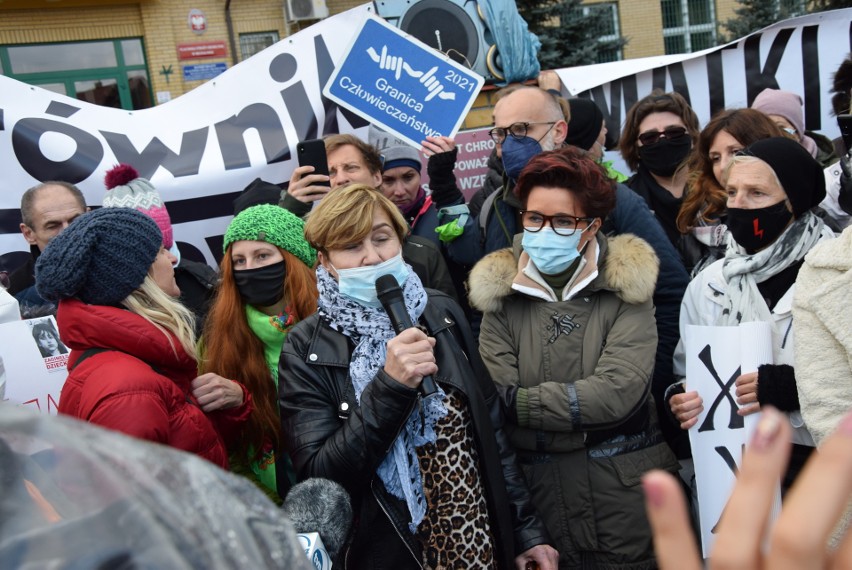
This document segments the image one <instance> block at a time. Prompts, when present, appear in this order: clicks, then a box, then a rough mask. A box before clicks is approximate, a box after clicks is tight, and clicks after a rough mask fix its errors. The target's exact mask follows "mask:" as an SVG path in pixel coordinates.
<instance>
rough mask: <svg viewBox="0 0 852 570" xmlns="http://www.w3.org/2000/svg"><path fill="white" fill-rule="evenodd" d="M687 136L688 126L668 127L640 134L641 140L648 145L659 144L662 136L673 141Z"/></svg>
mask: <svg viewBox="0 0 852 570" xmlns="http://www.w3.org/2000/svg"><path fill="white" fill-rule="evenodd" d="M683 136H686V127H666V128H665V129H663V130H662V131H645V132H644V133H642V134H641V135H639V142H641V143H642V144H643V145H645V146H648V145H652V144H657V143H658V142H660V139H661V138H664V139H667V140H670V141H673V140H677V139H679V138H681V137H683Z"/></svg>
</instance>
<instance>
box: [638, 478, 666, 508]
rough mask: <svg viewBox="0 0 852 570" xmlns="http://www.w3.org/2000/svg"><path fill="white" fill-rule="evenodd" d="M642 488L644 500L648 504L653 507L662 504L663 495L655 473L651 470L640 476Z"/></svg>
mask: <svg viewBox="0 0 852 570" xmlns="http://www.w3.org/2000/svg"><path fill="white" fill-rule="evenodd" d="M642 489H643V490H644V491H645V500H646V501H648V504H649V505H651V506H652V507H654V508H655V509H658V508H660V507H662V506H663V502H664V501H665V497H664V494H663V490H662V488H661V487H660V485H659V484H658V481H657V477H656V474H655V473H653V472H651V473H648V474H647V475H645V476H644V477H642Z"/></svg>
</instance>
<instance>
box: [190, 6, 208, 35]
mask: <svg viewBox="0 0 852 570" xmlns="http://www.w3.org/2000/svg"><path fill="white" fill-rule="evenodd" d="M187 23H188V24H189V29H190V30H192V33H193V34H198V35H201V34H203V33H204V32H206V31H207V16H205V15H204V12H202V11H201V10H198V9H197V8H193V9H192V10H190V11H189V16H188V17H187Z"/></svg>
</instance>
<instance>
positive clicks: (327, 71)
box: [314, 34, 370, 136]
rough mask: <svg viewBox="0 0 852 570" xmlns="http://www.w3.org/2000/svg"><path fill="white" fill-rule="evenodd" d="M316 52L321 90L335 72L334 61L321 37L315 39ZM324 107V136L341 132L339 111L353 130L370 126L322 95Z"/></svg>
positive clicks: (317, 36)
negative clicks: (338, 119)
mask: <svg viewBox="0 0 852 570" xmlns="http://www.w3.org/2000/svg"><path fill="white" fill-rule="evenodd" d="M314 51H316V54H317V77H318V78H319V85H320V88H322V87H324V86H325V84H326V83H328V80H329V78H330V77H331V74H332V73H333V72H334V61H333V60H332V59H331V54H329V53H328V48H327V47H326V45H325V41H323V39H322V36H321V35H319V34H318V35H316V36H315V37H314ZM320 99H322V107H323V110H324V112H325V122H324V123H323V126H322V134H323V136H325V135H328V134H334V133H339V132H340V126H339V125H338V122H337V111H340V113H341V114H342V115H343V116H344V117H345V118H346V120H347V121H348V122H349V124H350V125H352V128H353V129H360V128H361V127H366V126H367V125H369V124H370V121H368V120H367V119H365V118H363V117H361V116H360V115H357V114H355V113H353V112H352V111H350V110H349V109H344V108H343V107H339V106H338V105H337V104H336V103H335V102H334V101H332V100H331V99H329V98H327V97H325V96H324V95H322V92H320Z"/></svg>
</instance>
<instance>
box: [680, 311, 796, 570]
mask: <svg viewBox="0 0 852 570" xmlns="http://www.w3.org/2000/svg"><path fill="white" fill-rule="evenodd" d="M683 343H684V349H685V350H686V389H687V391H692V390H695V391H697V392H698V394H699V395H700V396H701V398H702V400H703V402H704V411H703V412H701V415H699V416H698V422H697V423H696V424H695V425H694V426H693V427H692V428H690V430H689V443H690V444H691V446H692V457H693V461H694V462H695V479H696V483H697V486H698V515H699V516H698V518H699V523H700V526H701V546H702V550H703V552H704V556H705V557H707V556H708V553H709V552H711V551H712V548H713V542H714V540H715V534H716V525H718V523H719V519H720V517H721V516H722V511H723V510H724V508H725V504H727V502H728V497H729V496H730V494H731V490H732V489H733V486H734V483H735V482H736V478H737V472H738V470H739V467H740V465H741V463H742V454H743V450H744V448H745V446H746V445H747V443H748V441H749V439H750V438H751V434H752V432H753V431H754V428H755V427H756V426H757V419H758V417H759V416H758V414H750V415H748V416H740V415H738V414H737V410H739V406H738V405H737V402H736V398H737V396H736V386H735V382H736V379H737V377H739V376H740V375H742V374H747V373H749V372H757V368H758V366H760V365H761V364H771V363H772V331H771V329H770V326H769V324H768V323H763V322H753V323H743V324H741V325H740V326H739V327H702V326H695V325H689V326H687V328H686V333H685V337H684V339H683ZM780 508H781V495H780V491H779V492H778V493H777V496H776V501H775V506H774V513H775V515H774V516H777V513H778V512H779V510H780Z"/></svg>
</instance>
